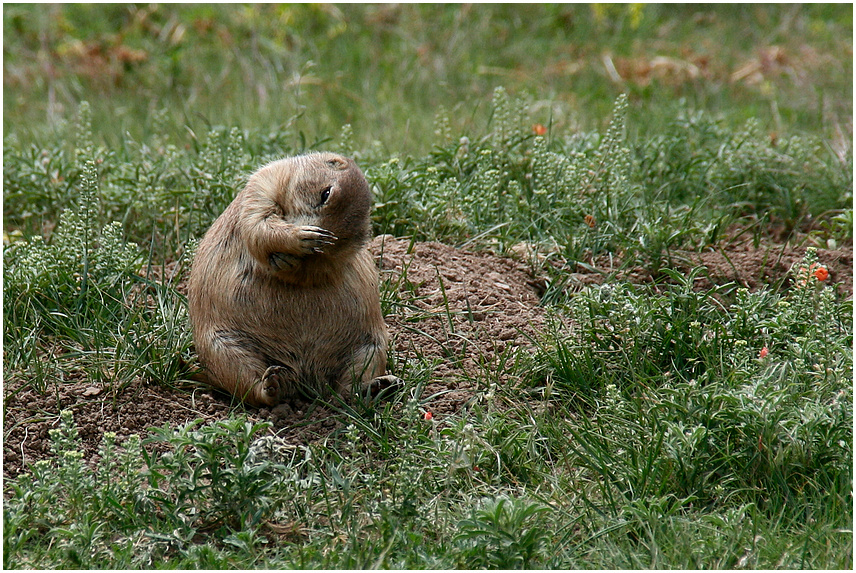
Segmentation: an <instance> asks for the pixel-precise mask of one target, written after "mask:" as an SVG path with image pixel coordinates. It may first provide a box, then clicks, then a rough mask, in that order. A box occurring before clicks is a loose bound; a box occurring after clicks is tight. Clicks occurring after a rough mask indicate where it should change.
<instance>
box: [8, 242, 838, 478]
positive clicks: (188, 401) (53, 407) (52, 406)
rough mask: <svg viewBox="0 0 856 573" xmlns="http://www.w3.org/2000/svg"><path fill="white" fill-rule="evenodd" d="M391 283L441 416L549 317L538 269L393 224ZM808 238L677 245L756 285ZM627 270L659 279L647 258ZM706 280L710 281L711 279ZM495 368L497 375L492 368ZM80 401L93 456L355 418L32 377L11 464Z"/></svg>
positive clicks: (403, 349) (299, 435)
mask: <svg viewBox="0 0 856 573" xmlns="http://www.w3.org/2000/svg"><path fill="white" fill-rule="evenodd" d="M370 248H371V250H372V252H373V253H374V254H375V256H376V258H377V260H378V265H379V267H380V269H381V280H382V281H385V282H387V283H388V286H389V287H390V288H387V289H384V290H385V292H387V293H388V294H387V295H386V296H385V297H384V299H383V301H382V304H383V307H384V309H385V311H386V313H387V315H388V318H387V322H388V324H389V328H390V333H391V337H392V344H393V347H394V354H393V356H394V361H395V372H396V373H397V374H399V375H402V376H403V377H405V378H406V379H408V380H414V379H422V380H423V381H424V383H425V386H424V389H423V392H422V395H421V399H422V400H423V406H424V407H425V408H426V409H429V410H431V411H432V412H433V413H434V415H435V416H436V417H437V419H439V420H442V418H443V417H444V416H446V415H448V414H450V413H452V412H455V411H457V410H458V409H460V408H461V407H462V406H463V405H465V404H466V403H467V401H468V400H470V399H472V398H473V396H475V393H476V392H477V391H478V390H479V388H476V387H475V384H476V383H477V381H480V382H481V383H484V381H485V380H488V381H490V382H497V383H502V384H504V383H507V382H509V381H508V380H505V379H498V378H497V376H496V375H495V372H498V371H501V370H502V369H501V368H499V367H498V366H499V364H500V363H501V362H502V361H504V360H514V353H515V350H516V349H518V348H524V349H525V348H526V347H527V346H530V345H531V339H532V338H534V337H536V336H537V333H538V332H539V331H541V330H542V328H543V326H544V323H545V316H544V310H543V309H542V307H540V306H539V300H538V296H537V294H536V291H537V288H536V287H537V284H538V281H537V280H533V277H532V276H530V274H529V267H528V265H527V264H525V263H524V262H521V261H518V260H515V259H511V258H502V257H497V256H495V255H491V254H488V253H474V252H468V251H464V250H459V249H455V248H452V247H449V246H447V245H443V244H440V243H411V242H410V241H407V240H402V239H395V238H393V237H391V236H388V235H387V236H382V237H377V238H375V239H374V241H372V243H371V246H370ZM804 252H805V249H804V248H800V249H789V248H783V247H782V246H781V245H774V244H769V245H762V246H760V247H759V248H754V247H752V246H751V245H750V246H736V247H734V246H732V247H728V248H725V249H720V250H717V251H710V252H705V253H678V259H677V260H676V263H677V266H678V267H679V268H685V269H689V268H691V267H693V266H696V265H699V264H702V265H705V266H706V267H707V268H708V271H709V272H708V274H707V277H706V278H705V281H707V282H708V283H711V282H712V283H717V284H722V283H725V282H732V281H734V282H737V283H739V284H742V285H744V286H747V287H749V288H757V287H759V286H760V285H762V284H776V283H777V282H778V281H780V280H786V277H787V272H788V269H789V268H790V267H791V265H792V264H793V263H794V262H796V261H798V260H800V258H801V257H802V256H803V254H804ZM818 256H819V259H820V262H821V263H822V264H824V265H826V266H827V268H828V269H829V273H830V278H829V280H830V281H831V282H839V283H841V286H840V287H839V289H840V291H841V294H842V295H843V296H852V292H853V248H852V245H850V246H848V247H844V248H841V249H838V250H835V251H829V250H818ZM582 270H583V271H584V272H581V273H574V274H573V275H572V276H571V279H572V285H573V284H576V285H577V286H582V285H584V284H588V283H593V282H601V281H602V280H603V276H605V274H607V273H608V272H609V271H610V270H612V269H610V268H608V267H607V266H605V265H602V266H601V268H597V269H595V271H597V272H593V271H592V270H587V269H582ZM624 278H626V279H630V280H634V281H642V282H644V281H646V280H650V277H647V276H645V272H643V271H641V270H639V269H636V270H635V271H631V272H629V273H625V277H624ZM700 286H702V287H703V286H704V285H700ZM485 373H486V374H487V375H486V376H485V375H484V374H485ZM65 408H70V409H71V410H72V411H73V412H74V416H75V420H76V422H77V424H78V426H79V428H80V436H81V438H82V441H83V445H84V449H85V452H84V453H85V455H86V457H87V459H90V460H92V461H95V460H96V459H97V453H96V452H97V448H98V445H99V444H100V442H101V436H102V434H103V433H104V432H107V431H112V432H115V433H116V434H117V436H118V439H119V441H121V440H123V439H125V438H127V437H128V436H129V435H130V434H133V433H137V434H140V435H141V436H145V435H146V433H147V429H148V428H150V427H153V426H163V425H164V424H168V425H170V426H176V425H181V424H185V423H187V422H189V421H191V420H194V419H196V418H203V419H204V420H206V421H213V420H218V419H222V418H225V417H227V416H228V415H229V414H230V412H232V411H233V410H235V409H239V410H244V411H246V413H247V414H248V416H249V417H250V418H251V419H253V420H269V421H270V422H272V423H273V425H274V428H273V431H275V432H277V434H278V435H279V436H281V437H282V438H284V439H285V440H286V441H288V442H290V443H307V442H310V441H312V440H316V439H324V438H325V437H327V436H329V435H330V433H331V432H332V431H334V430H336V429H337V428H341V427H342V425H343V421H344V420H345V419H346V418H345V417H344V416H343V415H341V414H339V413H337V412H336V410H335V409H333V408H329V407H327V406H325V405H323V404H321V403H319V402H306V401H299V400H298V401H293V402H291V403H288V404H283V405H280V406H278V407H277V408H274V409H273V410H269V409H261V410H255V409H244V407H243V406H241V405H240V404H234V403H233V402H232V400H231V398H230V397H229V396H226V395H223V394H220V393H218V392H216V391H214V390H212V389H210V388H207V387H201V386H196V385H194V386H189V387H188V388H183V389H172V388H167V387H164V386H161V385H158V384H156V383H148V382H147V381H143V380H137V381H135V382H134V383H132V384H131V385H129V386H128V387H127V388H125V389H124V390H122V391H121V392H120V393H119V394H118V395H115V396H114V395H111V394H110V392H109V389H106V388H101V387H99V386H98V385H94V384H93V383H92V382H91V381H88V380H86V379H82V380H73V381H68V382H66V383H63V384H60V385H58V386H57V387H56V388H51V389H49V391H48V392H47V394H45V395H41V394H39V393H38V392H36V391H34V390H33V389H32V388H29V387H22V386H21V385H20V384H18V385H14V384H10V385H9V386H6V387H5V388H4V415H5V418H4V443H3V473H4V475H5V476H6V477H10V476H15V475H17V474H18V473H20V472H21V471H22V469H24V468H26V466H27V465H28V464H31V463H33V462H35V461H37V460H39V459H43V458H45V457H46V456H47V455H48V454H49V452H50V440H49V436H48V431H49V430H50V429H51V428H54V427H56V425H57V423H58V418H57V414H58V412H59V411H60V410H61V409H65Z"/></svg>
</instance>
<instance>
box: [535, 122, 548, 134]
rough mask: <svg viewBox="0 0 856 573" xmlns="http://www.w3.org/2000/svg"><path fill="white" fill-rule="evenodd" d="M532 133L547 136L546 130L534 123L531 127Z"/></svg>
mask: <svg viewBox="0 0 856 573" xmlns="http://www.w3.org/2000/svg"><path fill="white" fill-rule="evenodd" d="M532 131H534V132H535V135H547V128H546V127H544V126H543V125H541V124H540V123H536V124H535V125H533V126H532Z"/></svg>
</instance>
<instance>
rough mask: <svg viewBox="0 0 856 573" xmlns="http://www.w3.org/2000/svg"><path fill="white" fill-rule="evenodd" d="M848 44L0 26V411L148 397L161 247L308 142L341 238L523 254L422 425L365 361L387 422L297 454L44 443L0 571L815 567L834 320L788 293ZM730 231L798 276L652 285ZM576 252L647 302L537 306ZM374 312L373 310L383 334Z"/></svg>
mask: <svg viewBox="0 0 856 573" xmlns="http://www.w3.org/2000/svg"><path fill="white" fill-rule="evenodd" d="M851 27H852V7H849V8H848V7H846V6H835V5H829V6H820V5H815V6H810V7H798V6H793V7H791V6H767V5H765V6H757V7H755V6H753V7H724V8H707V7H705V8H700V7H673V6H670V7H659V6H650V5H645V6H641V5H628V6H614V7H613V6H606V5H593V6H591V7H588V6H586V7H579V6H576V7H546V6H539V7H535V8H533V9H528V8H527V9H526V10H520V9H517V8H515V7H512V6H503V7H472V8H462V7H457V6H444V7H429V6H402V7H389V6H370V7H359V6H321V7H315V6H294V7H278V6H277V7H260V8H252V9H251V8H247V7H229V6H220V5H216V6H195V7H183V6H181V7H180V6H175V7H154V6H152V7H144V8H141V7H128V6H106V7H104V8H100V7H99V8H98V9H95V8H92V7H88V6H82V5H81V6H74V5H68V6H57V7H53V8H50V9H49V10H47V11H43V10H42V9H36V8H34V7H30V6H15V5H12V6H9V5H7V6H4V38H5V43H4V71H5V72H6V73H5V74H4V92H5V95H6V97H5V98H4V112H5V113H4V175H3V176H4V244H5V248H4V297H3V312H4V327H5V328H4V378H5V380H6V383H7V387H17V388H32V389H33V390H35V391H37V392H40V393H51V392H54V391H56V389H57V388H58V387H59V385H60V384H62V381H64V380H69V379H76V378H79V377H86V378H87V379H89V380H92V381H93V382H99V383H100V384H101V385H102V386H103V387H106V388H108V389H109V390H110V392H108V398H107V400H117V399H120V396H121V391H122V389H123V388H124V387H125V386H127V385H128V384H129V383H130V382H131V381H133V380H135V379H138V378H142V379H145V380H148V381H152V382H155V383H159V384H168V385H169V384H174V383H176V382H177V381H178V380H181V379H183V378H185V377H186V376H187V375H188V374H189V369H190V368H191V367H192V364H193V354H192V345H191V342H192V341H191V340H190V337H189V333H188V329H187V324H186V301H185V299H184V298H183V296H182V295H181V294H180V292H179V289H178V288H177V287H178V281H179V280H180V278H181V276H182V273H183V271H184V270H186V268H187V265H188V263H189V261H191V260H192V256H193V252H194V248H195V244H196V243H195V241H196V240H197V239H198V237H199V236H200V235H201V233H202V232H204V230H205V229H206V228H207V226H208V225H209V224H210V223H211V221H213V219H214V218H215V217H216V216H217V215H218V214H219V213H220V212H221V211H222V210H223V208H224V207H225V206H226V205H227V204H228V202H229V201H230V200H231V197H232V196H233V194H234V192H235V190H236V189H237V188H238V187H239V186H240V183H241V181H242V180H243V179H244V178H245V177H246V176H247V175H248V174H249V173H250V172H251V171H252V170H253V169H254V168H255V167H257V166H258V165H259V164H261V163H263V162H264V161H266V160H268V159H270V158H273V157H277V156H280V155H282V154H290V153H297V152H301V151H304V150H307V149H314V148H320V147H323V148H328V149H333V150H339V151H342V152H346V153H348V154H350V155H354V156H356V157H357V158H358V160H359V161H360V164H361V165H362V167H363V169H364V171H365V173H366V176H367V178H368V179H369V181H370V182H371V184H372V186H373V189H374V191H375V202H376V204H375V209H374V211H373V224H374V230H375V232H376V233H378V234H380V233H391V234H393V235H396V236H399V237H411V238H412V239H413V240H414V241H415V240H440V241H444V242H446V243H450V244H454V245H467V247H468V248H483V247H489V248H492V249H494V250H495V251H498V252H508V251H511V250H512V248H513V247H515V246H519V245H520V244H521V243H525V244H526V245H529V246H530V247H532V248H533V249H535V250H537V251H538V252H539V253H540V254H541V255H543V256H542V257H540V258H539V257H533V262H532V264H533V266H534V267H536V268H535V269H534V270H535V271H536V272H538V273H539V274H546V275H547V276H548V288H547V292H546V293H545V295H544V297H543V301H542V302H543V304H544V305H545V307H547V309H548V312H549V313H550V315H551V316H552V317H553V321H552V323H551V324H550V326H549V327H548V328H546V329H545V330H544V331H543V332H542V333H540V335H539V337H537V338H536V339H535V340H533V341H532V342H533V345H534V347H535V350H534V351H533V352H531V353H529V352H526V351H523V350H519V349H514V348H511V349H507V351H506V352H505V353H503V354H502V355H501V356H499V357H497V359H496V360H495V361H494V362H493V363H491V364H484V365H483V366H482V368H481V370H480V371H479V372H477V373H476V374H473V375H474V376H476V377H477V380H476V381H475V382H476V384H475V385H476V387H478V388H480V389H481V391H480V392H479V393H478V394H477V396H476V397H475V399H474V400H473V401H472V403H471V404H470V405H469V406H468V407H467V408H464V409H462V410H461V411H460V412H458V413H457V414H455V415H452V416H449V417H448V419H445V420H443V421H442V423H440V422H438V421H437V420H436V419H426V409H425V403H426V402H425V398H426V397H425V396H423V395H422V390H423V388H424V387H425V385H426V384H427V383H428V382H429V381H430V377H431V372H432V364H433V361H435V360H438V359H443V360H448V359H452V360H457V359H460V358H462V357H461V356H459V355H456V354H455V353H452V355H451V356H444V357H436V356H422V357H421V360H419V361H415V362H409V363H401V364H399V363H397V362H396V357H395V356H393V357H391V360H392V365H393V368H394V370H395V372H396V373H397V374H399V375H400V376H401V377H402V378H404V381H405V388H404V390H403V391H402V392H401V393H399V394H397V395H395V396H393V397H391V398H390V399H389V400H387V401H384V402H380V403H377V402H375V403H372V402H362V401H359V400H358V401H357V402H355V403H354V404H351V405H342V404H339V405H335V404H334V405H332V407H333V408H334V411H335V414H334V415H335V416H337V418H338V419H340V420H342V421H343V422H344V429H342V430H341V431H339V432H335V433H333V434H331V435H329V436H328V437H327V438H326V439H324V440H322V441H320V442H314V443H310V444H304V445H299V446H293V445H288V444H285V443H284V442H282V441H281V440H279V439H278V438H276V437H274V436H272V435H270V434H269V432H267V431H266V430H267V427H266V425H265V424H254V423H252V422H250V421H248V420H247V419H246V418H245V417H242V416H241V415H240V414H239V413H237V412H236V413H235V414H234V415H232V416H231V417H229V418H228V419H225V420H221V421H218V422H214V423H210V424H203V423H202V421H201V420H199V421H196V422H193V423H191V424H189V425H187V426H185V427H178V428H170V427H163V428H156V429H153V430H152V431H151V432H149V433H148V434H147V435H143V436H132V437H131V438H129V439H128V440H124V441H122V442H121V443H120V442H118V441H117V439H116V436H114V435H111V434H105V435H104V436H103V444H102V446H101V450H100V456H99V460H98V461H97V463H89V462H88V461H87V460H83V459H82V458H83V455H82V453H81V451H82V447H81V438H80V436H79V434H78V429H77V426H76V423H75V420H74V415H73V413H72V412H71V411H68V410H66V411H63V412H61V413H60V414H59V415H58V418H57V426H56V429H54V430H52V431H51V440H52V444H53V445H52V454H53V455H52V456H51V457H50V458H49V459H46V460H42V461H39V462H36V463H35V464H33V465H32V466H31V467H29V468H28V472H27V473H25V474H23V475H21V476H20V477H18V478H15V479H12V480H7V481H6V483H5V488H6V490H5V492H4V493H5V494H6V499H5V502H4V551H3V559H4V567H5V568H28V567H47V568H93V567H99V568H100V567H105V566H109V567H111V568H155V567H157V568H160V567H175V568H225V567H229V568H285V567H288V568H369V567H383V568H432V569H444V568H481V567H485V568H625V567H626V568H631V567H632V568H643V567H644V568H649V567H669V568H774V567H775V568H780V567H781V568H802V567H806V568H836V569H838V568H841V569H845V568H848V569H849V568H852V564H853V559H852V518H853V516H852V467H853V461H852V450H853V437H852V427H853V420H852V410H853V409H852V404H853V397H852V379H853V367H852V347H853V346H852V344H853V341H852V297H850V298H848V299H847V300H842V299H841V298H840V297H838V296H837V295H836V294H835V289H834V288H832V287H831V286H830V285H827V284H825V283H824V282H822V281H819V280H818V277H817V275H815V274H814V271H815V269H816V266H813V265H815V263H816V253H815V251H814V250H813V246H814V245H816V246H831V245H835V244H847V243H850V242H851V241H852V134H851V133H847V128H846V127H842V126H847V125H848V122H850V123H852V102H851V99H852V98H851V97H850V96H851V94H852V62H851V61H850V58H840V57H838V56H837V55H836V54H838V53H847V50H850V51H852V30H851ZM774 48H775V49H774ZM457 54H468V57H467V58H461V57H456V55H457ZM657 56H660V57H661V58H665V59H661V60H657V61H656V62H655V61H654V60H655V58H656V57H657ZM330 62H335V65H333V64H331V63H330ZM654 64H656V65H654ZM610 66H612V71H610ZM646 66H647V67H646ZM694 70H695V71H694ZM612 72H614V73H615V74H617V75H618V76H619V77H618V79H617V80H616V78H615V77H613V73H612ZM132 86H138V87H137V88H133V87H132ZM81 100H86V101H87V102H88V103H80V101H81ZM108 114H109V115H108ZM108 117H109V118H110V120H111V121H106V118H108ZM211 118H217V119H216V121H214V120H212V119H211ZM533 124H542V125H543V126H545V130H543V132H542V130H541V129H540V128H539V129H538V130H533ZM539 133H541V134H540V135H539ZM735 226H736V227H740V228H744V229H749V231H747V232H748V233H749V234H754V238H755V240H756V241H757V240H760V239H761V238H763V237H766V236H767V235H768V232H769V229H770V228H771V227H777V228H781V229H784V235H785V236H790V237H791V238H792V239H793V240H799V241H802V244H803V246H808V247H809V248H807V249H806V252H805V256H804V259H803V261H802V262H801V264H800V265H797V266H795V268H794V269H793V270H792V271H791V281H790V283H791V285H792V286H791V287H790V288H784V285H782V284H778V285H770V286H768V287H765V288H762V289H760V290H757V291H755V292H749V291H747V290H745V289H738V288H736V287H735V286H734V285H724V286H717V287H712V288H711V289H709V290H706V291H704V290H701V291H700V290H699V289H697V288H695V287H694V285H695V284H696V282H697V281H696V280H695V279H696V278H698V277H699V276H700V275H699V273H700V272H701V271H700V270H695V271H693V272H691V273H690V274H689V276H683V275H681V274H679V273H678V272H677V271H676V270H675V268H676V265H675V263H676V260H677V257H678V256H679V255H678V253H677V250H679V249H683V250H687V249H689V250H701V249H704V248H709V247H710V246H715V245H720V244H722V241H723V240H725V239H727V237H728V233H727V232H728V231H729V230H732V229H734V228H735ZM599 255H602V256H609V257H613V258H614V259H615V260H620V261H621V263H620V264H623V265H625V266H628V267H629V266H638V265H641V266H642V267H643V268H645V269H646V270H647V271H648V272H649V273H650V275H651V276H652V277H653V279H654V281H655V282H654V284H653V285H647V286H640V285H633V284H629V283H626V282H622V281H620V280H618V279H614V278H613V279H611V280H608V281H606V282H605V284H604V285H602V286H591V287H587V288H586V289H583V290H582V291H580V292H570V289H569V288H567V286H568V276H569V273H570V272H573V271H574V270H575V268H576V267H577V265H578V264H588V263H590V262H591V260H592V259H593V257H597V256H599ZM539 261H540V262H539ZM167 263H170V264H174V265H175V266H174V268H175V271H176V272H175V274H171V275H169V276H170V277H173V278H171V279H170V278H164V279H160V278H159V275H158V274H157V273H156V272H155V271H156V270H157V269H158V268H159V267H161V266H164V265H166V264H167ZM441 281H442V279H441ZM412 288H413V285H410V284H409V283H407V281H406V279H401V280H399V281H398V282H397V283H395V284H393V283H390V282H387V283H385V284H384V285H382V293H381V295H382V301H383V307H384V310H385V312H386V313H388V314H393V315H402V316H407V317H408V319H407V320H408V321H409V322H408V327H411V328H414V329H419V327H420V325H419V320H420V315H419V314H417V313H414V312H413V310H414V309H412V308H409V307H408V306H407V303H406V302H404V298H403V297H402V296H400V293H401V292H403V291H405V290H408V289H412ZM446 313H447V314H448V315H449V318H450V320H449V328H450V329H452V330H454V323H453V322H452V321H451V314H450V313H451V310H449V309H446ZM568 324H575V325H578V327H576V328H574V329H572V330H571V329H569V328H568V326H567V325H568ZM503 381H507V382H505V383H503ZM52 415H56V414H52ZM154 446H157V447H154Z"/></svg>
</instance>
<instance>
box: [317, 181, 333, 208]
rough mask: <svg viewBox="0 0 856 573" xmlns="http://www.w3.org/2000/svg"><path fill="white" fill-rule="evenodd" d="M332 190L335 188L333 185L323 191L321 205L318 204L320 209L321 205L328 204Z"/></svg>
mask: <svg viewBox="0 0 856 573" xmlns="http://www.w3.org/2000/svg"><path fill="white" fill-rule="evenodd" d="M332 190H333V186H332V185H331V186H329V187H325V188H324V189H322V190H321V202H320V203H318V206H319V207H320V206H321V205H323V204H324V203H326V202H327V199H329V198H330V192H331V191H332Z"/></svg>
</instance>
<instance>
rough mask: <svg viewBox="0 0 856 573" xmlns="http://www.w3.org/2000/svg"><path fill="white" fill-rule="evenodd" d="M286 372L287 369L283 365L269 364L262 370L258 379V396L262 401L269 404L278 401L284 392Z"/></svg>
mask: <svg viewBox="0 0 856 573" xmlns="http://www.w3.org/2000/svg"><path fill="white" fill-rule="evenodd" d="M288 373H289V371H288V369H287V368H285V367H284V366H269V367H268V369H267V370H265V371H264V374H262V379H261V381H260V383H261V388H260V390H261V392H260V398H261V401H262V402H264V403H266V404H271V405H275V404H278V403H279V399H280V398H281V397H282V396H283V395H284V394H286V392H285V390H286V387H287V385H288V381H287V377H288Z"/></svg>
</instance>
